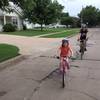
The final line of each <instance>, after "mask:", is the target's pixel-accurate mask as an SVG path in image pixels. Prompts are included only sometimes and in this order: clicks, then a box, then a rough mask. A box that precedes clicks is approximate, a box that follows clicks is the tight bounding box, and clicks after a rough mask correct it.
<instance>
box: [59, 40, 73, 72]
mask: <svg viewBox="0 0 100 100" xmlns="http://www.w3.org/2000/svg"><path fill="white" fill-rule="evenodd" d="M59 51H60V53H59V54H60V69H61V71H62V70H63V68H62V64H63V60H64V59H65V60H66V62H67V66H66V67H67V69H70V67H69V61H68V59H69V57H71V56H72V55H73V51H72V49H71V46H70V44H69V40H68V39H63V40H62V44H61V46H60V48H59ZM67 69H66V68H65V70H67Z"/></svg>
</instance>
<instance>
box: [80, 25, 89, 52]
mask: <svg viewBox="0 0 100 100" xmlns="http://www.w3.org/2000/svg"><path fill="white" fill-rule="evenodd" d="M79 33H80V36H79V38H78V41H80V44H81V43H82V42H84V45H85V51H87V49H86V41H87V33H88V29H87V27H86V25H85V24H84V25H82V28H81V29H80V32H79ZM80 48H81V47H80ZM80 52H81V49H80Z"/></svg>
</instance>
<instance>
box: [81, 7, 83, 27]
mask: <svg viewBox="0 0 100 100" xmlns="http://www.w3.org/2000/svg"><path fill="white" fill-rule="evenodd" d="M82 25H83V6H82V13H81V28H82Z"/></svg>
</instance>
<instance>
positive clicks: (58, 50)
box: [57, 48, 61, 57]
mask: <svg viewBox="0 0 100 100" xmlns="http://www.w3.org/2000/svg"><path fill="white" fill-rule="evenodd" d="M60 52H61V49H60V48H58V49H57V56H59V57H60Z"/></svg>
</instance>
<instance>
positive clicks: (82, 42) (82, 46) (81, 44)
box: [80, 40, 86, 60]
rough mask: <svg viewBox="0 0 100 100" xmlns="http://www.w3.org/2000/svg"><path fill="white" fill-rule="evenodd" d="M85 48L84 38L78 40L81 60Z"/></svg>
mask: <svg viewBox="0 0 100 100" xmlns="http://www.w3.org/2000/svg"><path fill="white" fill-rule="evenodd" d="M85 48H86V40H82V41H80V50H81V60H82V59H83V55H84V52H85Z"/></svg>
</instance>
